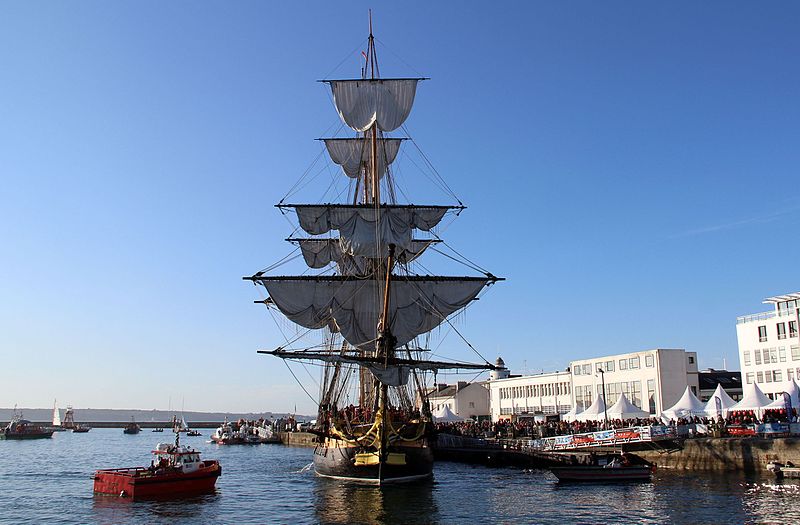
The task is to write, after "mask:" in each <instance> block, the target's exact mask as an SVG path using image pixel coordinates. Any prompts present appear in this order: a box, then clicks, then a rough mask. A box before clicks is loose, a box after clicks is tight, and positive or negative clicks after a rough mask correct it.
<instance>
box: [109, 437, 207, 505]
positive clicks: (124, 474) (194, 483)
mask: <svg viewBox="0 0 800 525" xmlns="http://www.w3.org/2000/svg"><path fill="white" fill-rule="evenodd" d="M153 454H155V455H156V459H155V460H154V461H153V462H151V464H150V466H149V467H132V468H115V469H103V470H98V471H96V472H95V473H94V493H95V494H108V495H113V496H120V497H127V498H132V499H146V498H171V497H179V496H187V495H193V494H206V493H209V492H213V491H214V485H215V484H216V482H217V478H218V477H219V476H220V475H221V474H222V467H221V466H220V464H219V462H218V461H217V460H215V459H212V460H202V461H201V460H200V453H199V452H198V451H196V450H194V449H191V448H189V447H185V446H181V445H180V443H179V435H178V434H177V433H176V434H175V444H174V445H171V444H169V443H159V444H158V445H157V446H156V449H155V450H153Z"/></svg>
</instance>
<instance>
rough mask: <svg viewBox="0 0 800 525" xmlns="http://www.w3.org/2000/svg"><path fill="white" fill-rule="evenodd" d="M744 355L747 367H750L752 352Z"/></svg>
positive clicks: (747, 351) (746, 351) (746, 352)
mask: <svg viewBox="0 0 800 525" xmlns="http://www.w3.org/2000/svg"><path fill="white" fill-rule="evenodd" d="M743 355H744V364H745V366H750V350H745V351H744V354H743Z"/></svg>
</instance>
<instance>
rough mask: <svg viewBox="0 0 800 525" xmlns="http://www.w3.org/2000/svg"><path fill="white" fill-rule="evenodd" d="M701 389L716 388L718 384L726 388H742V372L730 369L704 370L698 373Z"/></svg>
mask: <svg viewBox="0 0 800 525" xmlns="http://www.w3.org/2000/svg"><path fill="white" fill-rule="evenodd" d="M697 379H698V382H699V383H700V390H714V389H715V388H717V385H718V384H719V385H722V388H724V389H725V390H736V389H741V388H742V373H741V372H730V371H728V370H714V369H709V370H703V371H701V372H699V373H698V374H697Z"/></svg>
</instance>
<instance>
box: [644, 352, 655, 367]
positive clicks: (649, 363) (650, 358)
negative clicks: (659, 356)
mask: <svg viewBox="0 0 800 525" xmlns="http://www.w3.org/2000/svg"><path fill="white" fill-rule="evenodd" d="M654 364H655V359H654V358H653V356H652V355H646V356H644V366H646V367H647V368H653V365H654Z"/></svg>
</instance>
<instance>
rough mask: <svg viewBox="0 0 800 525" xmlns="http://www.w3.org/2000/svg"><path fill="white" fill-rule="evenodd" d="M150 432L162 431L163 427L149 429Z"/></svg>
mask: <svg viewBox="0 0 800 525" xmlns="http://www.w3.org/2000/svg"><path fill="white" fill-rule="evenodd" d="M150 432H164V429H163V428H161V427H156V428H154V429H153V430H151V431H150Z"/></svg>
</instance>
